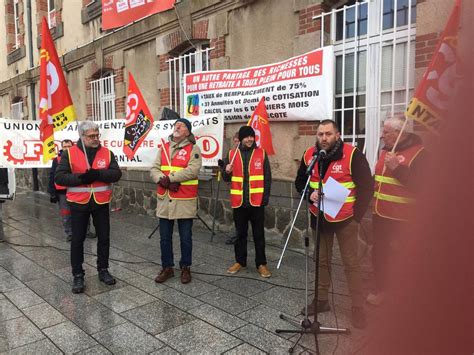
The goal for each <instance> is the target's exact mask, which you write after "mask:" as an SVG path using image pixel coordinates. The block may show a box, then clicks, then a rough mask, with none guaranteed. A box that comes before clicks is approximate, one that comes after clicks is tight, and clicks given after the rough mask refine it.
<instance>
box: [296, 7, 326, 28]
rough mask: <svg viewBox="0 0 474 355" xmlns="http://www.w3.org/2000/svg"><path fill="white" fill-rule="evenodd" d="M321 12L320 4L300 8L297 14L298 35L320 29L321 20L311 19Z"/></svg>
mask: <svg viewBox="0 0 474 355" xmlns="http://www.w3.org/2000/svg"><path fill="white" fill-rule="evenodd" d="M321 12H322V7H321V5H320V4H319V5H313V6H309V7H307V8H306V9H302V10H300V12H299V15H298V35H304V34H306V33H311V32H316V31H320V30H321V21H320V20H318V21H315V20H313V17H314V16H316V15H320V14H321Z"/></svg>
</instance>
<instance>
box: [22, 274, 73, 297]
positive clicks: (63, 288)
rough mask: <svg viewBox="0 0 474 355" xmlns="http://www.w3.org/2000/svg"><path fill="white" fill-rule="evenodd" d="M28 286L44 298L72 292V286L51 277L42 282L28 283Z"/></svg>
mask: <svg viewBox="0 0 474 355" xmlns="http://www.w3.org/2000/svg"><path fill="white" fill-rule="evenodd" d="M26 285H27V286H28V287H29V288H31V289H32V290H33V291H35V292H36V293H37V294H38V295H40V296H41V297H44V296H46V295H49V294H51V293H58V292H61V293H65V292H69V293H70V292H71V285H69V284H68V283H66V282H64V281H63V280H61V279H60V278H59V277H57V276H50V277H47V278H44V279H42V280H33V281H28V282H26Z"/></svg>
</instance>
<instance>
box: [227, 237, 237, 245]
mask: <svg viewBox="0 0 474 355" xmlns="http://www.w3.org/2000/svg"><path fill="white" fill-rule="evenodd" d="M236 240H237V236H236V235H234V236H233V237H229V238H227V239H226V241H225V243H226V244H227V245H232V244H235V241H236Z"/></svg>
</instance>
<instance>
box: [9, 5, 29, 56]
mask: <svg viewBox="0 0 474 355" xmlns="http://www.w3.org/2000/svg"><path fill="white" fill-rule="evenodd" d="M24 9H25V6H24V0H19V1H18V11H19V13H18V15H19V28H18V33H19V38H18V39H19V45H20V47H23V46H24V45H25V21H24V16H25V10H24ZM5 33H6V39H7V53H11V52H13V51H14V50H15V44H16V39H15V11H14V5H13V0H6V2H5Z"/></svg>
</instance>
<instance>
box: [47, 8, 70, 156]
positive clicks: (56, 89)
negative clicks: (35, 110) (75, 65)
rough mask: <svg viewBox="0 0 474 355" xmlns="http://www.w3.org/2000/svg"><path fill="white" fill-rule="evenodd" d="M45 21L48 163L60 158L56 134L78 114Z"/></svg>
mask: <svg viewBox="0 0 474 355" xmlns="http://www.w3.org/2000/svg"><path fill="white" fill-rule="evenodd" d="M42 21H43V22H42V32H41V49H40V92H39V96H40V97H39V117H40V120H41V124H40V138H41V141H42V142H43V161H44V162H48V161H49V160H51V159H53V158H54V157H55V156H56V155H57V154H56V147H55V145H54V131H59V130H61V129H63V128H64V127H65V126H66V125H67V124H68V123H69V122H71V121H72V120H74V119H75V118H76V113H75V111H74V106H73V104H72V99H71V95H70V94H69V89H68V87H67V83H66V79H65V78H64V74H63V71H62V67H61V63H60V62H59V58H58V54H57V52H56V48H55V47H54V42H53V39H52V38H51V33H50V32H49V28H48V23H47V22H46V19H45V18H44V17H43V20H42Z"/></svg>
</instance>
